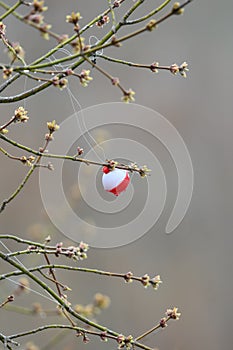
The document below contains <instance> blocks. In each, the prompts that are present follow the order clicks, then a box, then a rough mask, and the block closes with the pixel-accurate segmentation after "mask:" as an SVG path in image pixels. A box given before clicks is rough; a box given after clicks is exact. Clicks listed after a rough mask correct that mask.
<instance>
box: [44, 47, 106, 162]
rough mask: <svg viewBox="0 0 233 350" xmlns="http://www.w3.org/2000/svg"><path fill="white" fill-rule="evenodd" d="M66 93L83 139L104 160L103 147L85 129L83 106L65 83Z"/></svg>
mask: <svg viewBox="0 0 233 350" xmlns="http://www.w3.org/2000/svg"><path fill="white" fill-rule="evenodd" d="M59 51H61V52H64V53H65V54H66V55H71V53H70V52H69V51H68V50H66V49H63V48H61V49H59V50H58V52H59ZM54 59H56V57H55V56H54V55H53V56H52V59H51V58H46V60H48V61H49V62H52V60H54ZM57 67H59V68H60V69H62V70H64V66H63V65H62V64H59V65H56V66H54V69H55V70H57ZM67 93H68V96H69V99H70V102H71V105H72V108H73V111H74V114H75V117H76V120H77V124H78V127H79V129H80V131H81V133H82V136H83V138H84V140H85V141H86V143H87V144H88V146H90V148H91V149H92V150H93V152H94V153H95V155H96V156H97V158H98V160H99V161H101V162H104V161H105V160H106V155H105V153H104V149H103V148H102V147H101V146H100V145H99V144H98V143H97V141H96V139H95V138H94V137H93V136H92V135H91V133H90V132H89V130H88V129H87V126H86V124H85V117H84V113H83V108H82V106H81V104H80V102H79V101H78V99H77V98H76V97H75V95H74V94H73V93H72V91H71V89H70V88H69V86H68V85H67ZM75 103H76V104H77V106H78V109H79V114H80V117H79V118H78V112H77V108H76V107H75ZM86 135H88V137H89V139H91V140H92V141H93V143H94V145H95V146H94V147H93V145H92V144H91V143H90V141H89V140H88V138H87V136H86ZM96 147H97V148H99V149H100V150H101V152H102V157H100V156H99V155H98V154H97V152H96V150H95V148H96Z"/></svg>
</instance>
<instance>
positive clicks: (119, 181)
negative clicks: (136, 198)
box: [102, 166, 130, 196]
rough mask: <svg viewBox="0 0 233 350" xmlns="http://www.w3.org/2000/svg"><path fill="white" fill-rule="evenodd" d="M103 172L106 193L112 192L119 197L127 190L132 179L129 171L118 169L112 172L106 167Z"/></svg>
mask: <svg viewBox="0 0 233 350" xmlns="http://www.w3.org/2000/svg"><path fill="white" fill-rule="evenodd" d="M102 171H103V177H102V184H103V187H104V189H105V191H107V192H111V193H113V194H114V195H115V196H119V194H120V193H121V192H123V191H125V190H126V188H127V187H128V185H129V182H130V177H129V173H128V171H127V170H123V169H118V168H115V169H114V170H111V169H109V168H108V167H107V166H104V167H103V168H102Z"/></svg>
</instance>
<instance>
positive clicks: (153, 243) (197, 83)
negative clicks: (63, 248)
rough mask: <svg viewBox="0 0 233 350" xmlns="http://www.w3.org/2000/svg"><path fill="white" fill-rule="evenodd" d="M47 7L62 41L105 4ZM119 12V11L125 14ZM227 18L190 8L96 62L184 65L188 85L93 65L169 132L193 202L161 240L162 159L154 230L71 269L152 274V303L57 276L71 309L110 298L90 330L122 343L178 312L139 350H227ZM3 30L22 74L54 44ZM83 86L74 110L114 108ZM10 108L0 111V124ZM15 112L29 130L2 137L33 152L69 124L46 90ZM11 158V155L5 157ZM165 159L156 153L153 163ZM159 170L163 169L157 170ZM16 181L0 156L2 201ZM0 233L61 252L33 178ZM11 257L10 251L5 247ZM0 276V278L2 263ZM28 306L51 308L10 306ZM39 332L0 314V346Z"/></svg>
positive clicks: (139, 293) (170, 171) (65, 102)
mask: <svg viewBox="0 0 233 350" xmlns="http://www.w3.org/2000/svg"><path fill="white" fill-rule="evenodd" d="M13 3H14V2H13V1H8V4H13ZM126 3H127V1H126ZM153 3H156V4H159V3H160V2H159V1H156V2H153ZM47 4H48V6H49V10H48V11H47V13H46V18H45V20H46V21H47V22H49V23H51V24H52V25H53V30H54V31H57V32H59V33H71V32H72V29H71V26H69V25H68V24H67V23H65V15H66V14H69V13H70V12H71V11H80V12H81V14H82V16H83V18H84V20H83V22H87V21H88V20H90V19H91V18H92V17H93V16H94V15H96V14H97V13H99V12H100V11H102V10H103V9H105V8H106V6H107V1H105V0H101V1H98V2H97V1H90V0H89V1H87V0H80V1H69V0H67V1H60V0H56V1H55V0H49V1H47ZM151 4H152V1H147V2H145V5H143V6H142V9H144V10H142V9H141V10H140V11H139V12H138V13H137V15H136V17H137V16H138V15H139V14H140V13H141V14H142V13H143V11H144V13H145V11H146V9H151V8H152V5H151ZM121 11H124V7H123V6H122V9H121ZM120 13H121V12H119V15H117V16H118V17H117V18H119V16H120ZM232 14H233V3H232V1H230V0H225V1H222V2H219V1H216V0H212V1H210V0H209V1H205V2H204V1H202V2H201V1H197V0H196V1H193V3H192V4H191V5H189V6H188V7H187V8H186V9H185V14H184V15H183V16H177V17H173V18H171V19H169V20H168V21H166V22H165V23H163V24H161V25H160V26H159V27H158V29H157V30H156V31H154V32H152V33H150V34H149V33H147V34H143V35H142V36H141V37H140V38H138V39H137V38H134V39H132V40H130V41H128V42H127V44H125V45H124V46H123V47H122V48H121V49H116V48H114V49H109V51H107V50H106V54H109V55H115V57H122V58H124V59H128V60H131V61H135V62H141V63H151V62H153V61H159V62H160V64H164V65H169V64H171V63H174V62H176V63H182V62H183V61H187V62H188V63H189V68H190V72H189V73H188V77H187V79H183V78H182V77H179V76H177V77H175V76H172V75H171V74H169V72H160V73H159V74H158V75H154V74H150V73H149V72H147V71H144V70H134V69H131V68H127V67H122V66H118V65H114V64H112V65H109V64H105V63H104V61H102V60H99V61H98V63H99V64H100V65H102V66H103V67H105V68H106V69H108V70H109V71H110V72H111V74H112V75H113V76H118V77H119V78H120V80H121V82H122V84H123V85H124V86H125V87H126V88H129V87H131V88H132V89H133V90H135V91H136V102H137V103H138V104H141V105H144V106H147V107H150V108H152V109H154V110H156V111H158V112H159V113H161V114H162V115H164V116H165V117H166V118H167V119H168V120H169V121H170V122H171V123H172V124H173V125H174V126H175V127H176V128H177V130H178V131H179V133H180V134H181V136H182V137H183V139H184V141H185V143H186V145H187V147H188V149H189V152H190V155H191V158H192V162H193V167H194V175H195V184H194V192H193V198H192V201H191V205H190V207H189V210H188V212H187V214H186V216H185V218H184V220H183V221H182V223H181V224H180V225H179V227H178V228H177V229H176V230H175V231H174V232H173V233H172V234H171V235H166V234H165V233H164V229H165V225H166V222H167V219H168V217H169V215H170V212H171V209H172V205H173V204H174V199H175V193H176V192H175V191H176V188H177V178H176V175H175V174H176V172H175V169H174V165H173V164H172V162H171V160H169V157H168V156H165V155H164V157H165V158H164V168H165V169H166V170H165V172H166V176H167V177H168V184H169V185H168V186H169V187H168V188H169V189H170V190H171V194H170V197H169V198H168V199H169V201H168V203H167V204H166V207H165V210H164V212H163V214H162V216H161V217H160V220H159V221H158V223H157V224H156V225H155V226H154V227H153V229H151V230H150V232H148V233H147V234H146V235H145V236H143V237H142V238H141V239H140V240H138V241H136V242H134V243H132V244H130V245H127V246H123V247H120V248H116V249H91V250H90V252H89V258H88V260H87V261H85V262H82V263H81V264H80V265H82V266H89V267H96V268H100V269H104V270H109V271H117V272H127V271H129V270H132V271H133V272H134V273H135V275H138V276H140V275H142V274H144V273H148V274H149V275H151V276H153V275H155V274H160V275H161V278H162V280H163V284H162V285H161V287H160V288H159V290H158V291H157V292H154V291H153V290H152V289H150V288H148V290H144V289H143V287H142V286H141V285H139V284H137V283H132V284H130V285H125V284H124V283H123V281H120V280H118V279H117V280H115V279H110V278H98V277H97V276H94V277H93V276H90V275H85V274H82V275H81V274H80V275H77V274H76V275H73V274H68V273H65V274H63V275H59V276H60V277H61V279H62V278H63V280H64V282H65V283H67V284H71V285H73V292H72V293H71V300H72V302H74V303H83V304H87V303H89V302H90V301H91V300H92V296H93V294H95V293H96V292H97V291H99V292H101V293H104V294H107V295H109V296H110V298H111V305H110V307H109V309H108V310H106V311H105V312H103V314H101V315H100V316H99V318H98V320H99V321H100V323H102V324H107V325H108V326H109V327H110V328H112V329H114V330H116V331H119V332H123V333H125V334H133V335H138V334H141V333H142V332H143V331H145V330H147V329H148V328H150V327H152V326H153V325H154V324H155V323H156V322H157V321H159V320H160V318H161V317H162V316H163V314H164V312H165V311H166V309H167V308H168V307H171V306H177V307H178V308H179V310H180V312H181V313H182V317H181V319H180V321H179V322H174V323H173V322H171V323H170V324H169V327H168V328H167V329H165V330H163V331H159V332H158V333H157V334H152V335H150V336H149V337H148V338H146V339H145V343H146V344H148V345H149V346H152V347H158V348H160V349H169V350H184V349H189V350H194V349H197V348H198V349H206V350H217V349H220V348H221V349H224V350H225V349H226V350H227V349H231V348H232V342H233V333H232V324H233V316H232V315H233V278H232V267H233V265H232V264H233V258H232V246H233V235H232V204H233V191H232V169H233V167H232V127H233V122H232V116H233V115H232V112H233V108H232V91H233V89H232V78H231V76H232V67H231V63H232V58H233V46H232V30H233V26H232ZM5 23H6V24H7V26H8V27H7V34H8V37H9V38H11V39H12V41H19V42H20V43H22V46H23V47H24V48H25V49H26V52H27V55H26V58H27V60H28V61H29V62H30V61H31V60H33V59H35V58H36V57H38V56H39V55H40V54H41V53H42V52H46V50H48V49H49V48H50V47H52V46H53V44H54V41H53V40H51V41H49V42H45V41H44V40H42V39H41V38H40V35H39V33H37V32H36V31H35V30H33V29H31V30H29V29H28V28H27V27H26V26H25V25H24V24H21V23H18V22H17V21H16V20H15V19H13V18H9V19H7V20H6V21H5ZM105 30H106V28H103V29H99V31H98V30H97V29H96V28H93V33H94V35H96V36H98V37H101V35H102V34H103V33H104V32H105ZM124 32H125V31H122V33H124ZM88 35H91V34H89V33H88V34H87V38H86V41H87V42H88ZM1 59H2V60H3V61H4V60H5V61H6V56H3V54H1ZM92 76H93V78H94V80H93V82H92V83H91V84H90V86H89V87H88V88H86V89H83V88H81V86H79V85H78V83H77V81H74V80H72V82H71V84H73V87H74V88H75V89H77V90H76V94H77V97H78V100H79V102H80V104H81V105H82V107H83V108H85V107H88V106H92V105H95V104H100V103H104V102H110V101H119V100H120V97H121V96H120V93H119V91H118V89H116V88H114V87H111V85H110V83H109V82H108V81H106V79H105V78H104V77H102V76H101V75H100V74H98V72H96V71H93V73H92ZM22 84H23V83H22V80H21V86H18V88H20V89H23V86H22ZM28 84H29V83H28ZM29 85H30V84H29ZM29 85H28V86H29ZM77 85H78V87H76V86H77ZM71 86H72V85H71ZM8 91H10V93H11V94H13V93H14V91H18V90H17V89H14V88H12V89H9V90H8ZM19 105H20V104H18V103H17V104H11V105H8V106H7V105H2V106H1V123H2V122H3V121H5V120H7V118H8V117H9V116H10V115H12V113H13V110H14V109H15V108H16V107H18V106H19ZM25 107H26V109H28V111H29V114H30V121H29V122H28V124H27V125H24V126H23V125H19V126H18V127H13V128H12V131H11V133H10V136H11V137H12V138H15V139H18V140H21V141H22V140H23V142H24V143H25V144H27V145H31V146H32V147H34V148H38V146H39V145H40V144H41V142H42V140H43V135H44V133H45V122H46V121H47V120H52V119H56V120H57V121H58V123H60V122H62V120H63V119H64V118H65V117H67V116H68V115H70V114H71V113H72V107H71V105H70V102H69V99H68V97H67V95H66V94H65V93H63V92H60V91H57V90H56V89H52V88H51V89H50V90H47V92H44V93H41V94H39V95H37V97H33V98H30V99H29V100H28V101H26V105H25ZM19 129H20V133H19ZM4 147H5V148H6V145H4ZM9 151H11V152H12V153H13V152H16V151H15V150H13V149H12V148H9ZM163 152H164V151H163V150H161V151H160V153H161V155H160V157H162V155H163ZM16 153H17V152H16ZM19 154H21V153H20V152H19ZM135 160H136V155H135ZM160 161H161V162H163V161H162V160H161V158H160ZM70 169H71V170H70V174H69V164H66V168H65V173H66V174H67V177H66V180H65V181H66V184H67V183H69V179H71V180H72V181H70V183H73V181H75V179H74V171H75V170H74V165H73V164H71V165H70ZM24 174H25V168H24V167H23V166H20V165H19V164H18V163H16V162H15V163H14V162H13V161H10V160H8V159H5V157H4V156H3V155H1V182H0V197H1V201H2V200H3V199H4V198H6V197H8V196H9V194H10V193H12V191H13V190H14V189H15V187H16V186H17V184H18V183H19V181H20V180H21V179H22V177H23V176H24ZM48 176H49V173H48ZM68 190H69V189H68V187H67V191H68ZM155 195H156V194H155ZM0 231H1V232H2V233H12V234H19V235H22V236H24V237H25V236H26V237H29V233H31V234H32V233H33V238H34V239H38V240H40V239H41V235H46V234H48V233H50V234H51V235H52V237H53V242H57V241H59V240H62V239H63V240H65V238H64V237H63V236H62V235H61V234H60V233H59V232H57V231H56V229H55V227H53V225H52V224H51V223H50V222H49V219H48V218H47V217H46V213H45V212H44V210H43V207H42V203H41V199H40V192H39V186H38V176H37V175H35V176H34V177H33V178H32V179H31V180H30V181H29V183H28V185H27V186H26V188H25V189H24V191H23V192H22V193H21V194H20V195H19V197H18V198H17V199H16V200H14V201H13V202H12V203H11V204H10V205H9V207H8V208H7V210H6V211H5V212H4V213H2V214H1V221H0ZM7 244H9V243H7ZM9 248H11V249H12V248H13V246H12V245H9ZM22 261H23V262H24V263H25V264H27V263H28V262H30V260H29V258H28V257H27V258H25V260H22ZM34 263H35V262H34ZM1 269H2V270H4V271H6V266H5V265H4V266H3V265H2V262H1ZM73 278H75V281H74V280H73ZM0 288H1V289H0V295H1V300H2V299H4V297H5V296H6V295H8V293H11V292H12V290H13V288H15V287H13V286H12V284H11V283H10V282H4V284H2V285H1V286H0ZM33 288H36V287H35V286H33ZM36 300H39V301H40V302H43V303H44V302H45V304H43V305H45V306H46V305H47V306H48V307H51V304H50V303H49V301H46V300H45V299H43V298H39V297H38V296H37V295H35V294H33V293H31V294H30V295H22V296H20V299H19V300H17V304H21V305H28V304H30V303H32V302H34V301H36ZM13 319H14V322H13V321H12V320H13ZM51 320H52V321H51ZM43 322H44V320H40V319H39V318H33V317H32V316H22V315H20V314H15V313H12V312H10V311H4V310H2V311H1V313H0V325H1V332H2V333H6V334H10V333H12V332H13V331H12V330H14V331H15V332H16V331H23V330H25V329H27V327H29V328H30V327H32V326H36V325H37V326H38V325H40V324H42V323H43ZM45 322H46V323H49V322H57V319H56V318H54V319H50V318H49V319H48V320H45ZM50 337H51V338H52V333H47V336H45V335H42V334H41V335H39V336H36V337H33V340H34V342H35V343H36V344H37V345H38V346H41V348H43V347H44V346H45V345H46V344H47V343H48V340H49V339H50ZM28 340H29V338H28ZM24 341H26V339H24ZM24 341H23V340H22V348H23V344H24ZM113 346H114V347H115V344H112V343H107V344H103V343H100V342H99V341H94V340H92V341H91V342H90V343H89V344H86V345H83V344H81V342H80V341H79V339H77V338H75V337H73V335H71V334H68V335H67V336H66V337H64V338H63V339H62V340H61V341H60V342H59V344H58V345H56V347H57V348H58V349H75V348H77V347H79V348H84V347H85V348H86V349H94V348H95V349H103V348H106V349H108V348H112V347H113Z"/></svg>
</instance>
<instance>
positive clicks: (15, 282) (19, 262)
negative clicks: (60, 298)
mask: <svg viewBox="0 0 233 350" xmlns="http://www.w3.org/2000/svg"><path fill="white" fill-rule="evenodd" d="M0 243H1V244H2V246H3V247H4V248H5V249H6V251H7V252H8V253H12V251H11V250H10V249H9V248H8V247H7V246H6V244H5V243H3V242H2V241H1V240H0ZM12 259H13V260H15V261H16V262H17V263H18V264H20V265H21V266H22V267H23V268H24V269H27V267H26V266H25V265H24V264H23V263H22V261H20V260H19V259H18V258H17V257H15V256H14V257H12ZM6 279H7V280H8V281H10V282H12V283H14V284H16V285H18V286H20V285H21V284H20V283H19V282H17V281H14V280H12V279H11V278H9V277H6ZM24 288H25V289H28V290H30V291H32V292H33V293H35V294H38V295H40V296H42V297H43V298H45V299H49V300H50V301H53V302H55V303H56V304H57V302H56V301H55V300H54V299H53V298H51V296H50V294H49V293H48V292H47V291H45V292H46V293H48V294H49V296H50V297H47V296H46V295H44V294H42V293H40V292H37V291H36V290H34V289H32V288H30V287H26V286H24Z"/></svg>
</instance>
